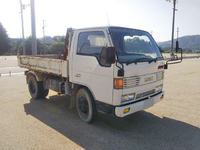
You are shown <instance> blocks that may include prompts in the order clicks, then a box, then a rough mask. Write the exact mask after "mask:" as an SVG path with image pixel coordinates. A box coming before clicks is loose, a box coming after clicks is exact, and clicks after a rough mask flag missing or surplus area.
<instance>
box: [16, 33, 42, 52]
mask: <svg viewBox="0 0 200 150" xmlns="http://www.w3.org/2000/svg"><path fill="white" fill-rule="evenodd" d="M25 49H26V55H32V37H31V36H29V37H28V38H26V39H25ZM43 49H44V46H43V42H41V41H40V40H39V39H37V54H40V51H42V52H43ZM17 51H19V52H20V54H22V53H23V45H22V43H21V44H20V46H19V47H18V49H17Z"/></svg>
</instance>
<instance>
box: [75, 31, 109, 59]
mask: <svg viewBox="0 0 200 150" xmlns="http://www.w3.org/2000/svg"><path fill="white" fill-rule="evenodd" d="M106 46H108V44H107V41H106V37H105V35H104V32H103V31H92V32H82V33H80V34H79V38H78V49H77V54H80V55H91V56H97V55H99V53H100V52H101V50H102V49H103V48H104V47H106Z"/></svg>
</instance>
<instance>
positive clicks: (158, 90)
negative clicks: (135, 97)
mask: <svg viewBox="0 0 200 150" xmlns="http://www.w3.org/2000/svg"><path fill="white" fill-rule="evenodd" d="M162 88H163V85H162V84H161V85H159V86H157V87H156V89H155V92H156V93H158V92H161V91H162Z"/></svg>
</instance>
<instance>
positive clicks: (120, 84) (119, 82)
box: [114, 78, 124, 89]
mask: <svg viewBox="0 0 200 150" xmlns="http://www.w3.org/2000/svg"><path fill="white" fill-rule="evenodd" d="M123 83H124V82H123V79H119V78H117V79H115V81H114V88H115V89H123Z"/></svg>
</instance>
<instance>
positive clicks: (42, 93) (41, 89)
mask: <svg viewBox="0 0 200 150" xmlns="http://www.w3.org/2000/svg"><path fill="white" fill-rule="evenodd" d="M38 84H39V93H40V95H39V97H40V98H45V97H46V96H47V95H48V94H49V89H44V86H43V81H40V82H38Z"/></svg>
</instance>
